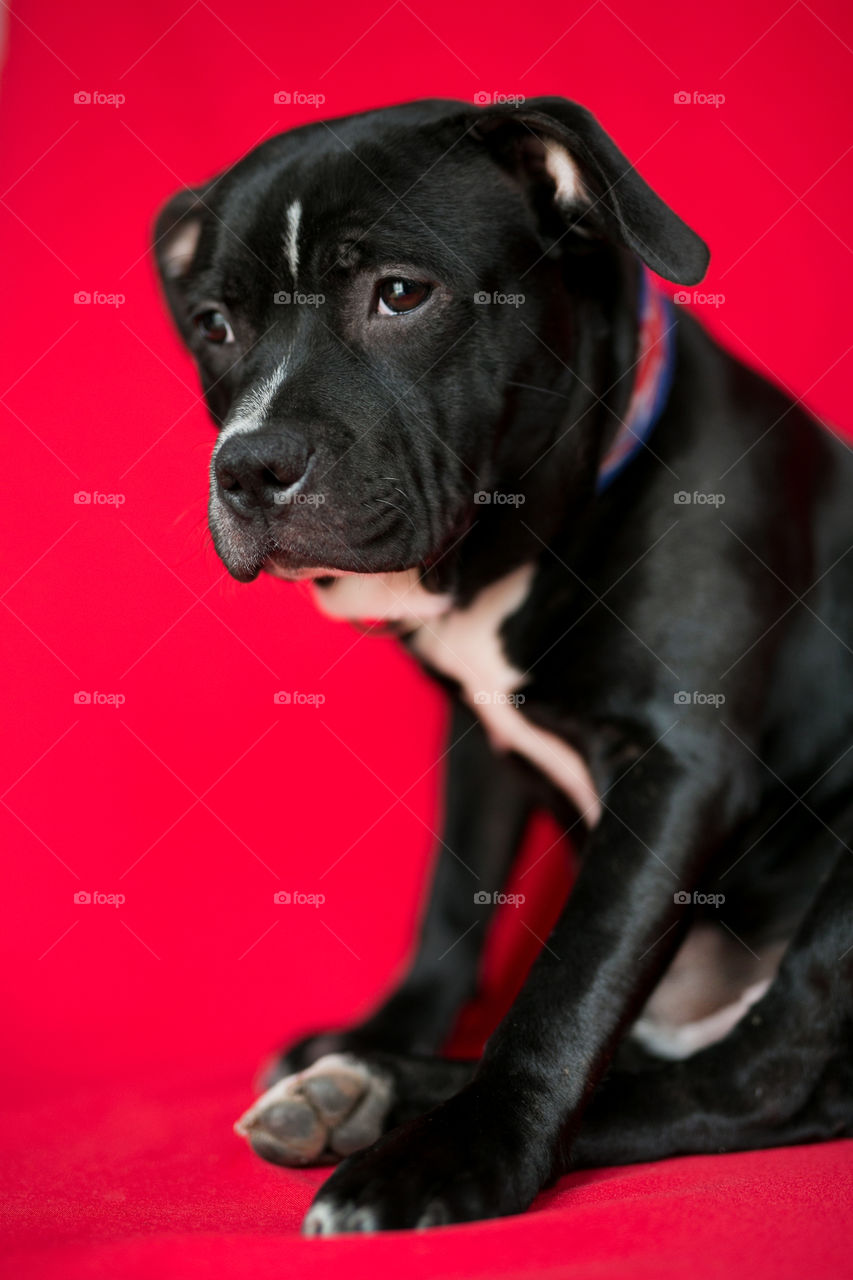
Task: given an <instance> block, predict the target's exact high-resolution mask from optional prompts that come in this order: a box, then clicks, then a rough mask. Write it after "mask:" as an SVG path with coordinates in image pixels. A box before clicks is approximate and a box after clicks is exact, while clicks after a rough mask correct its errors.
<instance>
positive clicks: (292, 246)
mask: <svg viewBox="0 0 853 1280" xmlns="http://www.w3.org/2000/svg"><path fill="white" fill-rule="evenodd" d="M301 217H302V201H301V200H294V201H293V204H290V205H288V207H287V213H286V214H285V222H286V223H287V229H286V230H285V233H284V256H285V258H286V259H287V265H288V266H289V267H290V274H291V275H292V276H293V283H294V284H296V273H297V271H298V270H299V219H300V218H301Z"/></svg>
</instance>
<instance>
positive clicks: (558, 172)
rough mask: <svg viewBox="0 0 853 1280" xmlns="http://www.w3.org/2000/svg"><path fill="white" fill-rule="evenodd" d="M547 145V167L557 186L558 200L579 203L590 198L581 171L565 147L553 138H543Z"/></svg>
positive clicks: (545, 145) (562, 202) (561, 202)
mask: <svg viewBox="0 0 853 1280" xmlns="http://www.w3.org/2000/svg"><path fill="white" fill-rule="evenodd" d="M542 144H543V146H544V147H545V168H546V169H547V170H548V173H549V174H550V175H551V177H552V178H553V179H554V182H555V183H556V186H557V201H558V203H560V204H564V203H565V204H577V203H579V202H580V201H586V200H587V199H588V196H587V193H586V190H585V189H584V185H583V183H582V182H581V176H580V172H579V171H578V167H577V165H576V164H575V162H574V160H573V159H572V157H571V156H570V155H569V153H568V151H567V150H566V148H565V147H563V146H561V145H560V143H559V142H555V141H554V139H553V138H543V139H542Z"/></svg>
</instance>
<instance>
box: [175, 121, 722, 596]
mask: <svg viewBox="0 0 853 1280" xmlns="http://www.w3.org/2000/svg"><path fill="white" fill-rule="evenodd" d="M547 101H548V102H553V103H561V102H562V100H557V99H553V100H550V99H549V100H547ZM563 108H565V109H569V108H570V109H571V110H572V111H573V112H574V113H579V112H581V110H582V109H581V108H577V107H574V106H573V104H563ZM583 118H584V119H583V122H582V123H584V127H586V128H590V129H592V128H594V129H595V130H597V131H598V133H597V134H596V138H597V137H598V135H599V134H600V136H601V138H603V139H605V140H606V141H607V143H608V144H609V145H610V146H611V147H612V144H610V143H609V140H607V139H606V135H604V134H603V133H601V131H600V130H598V126H596V125H594V122H592V123H591V124H589V123H588V122H591V120H592V118H591V117H587V115H586V113H583ZM542 119H545V121H546V123H545V127H544V128H543V127H542V125H541V120H539V121H537V120H536V119H535V118H533V125H534V126H535V128H532V127H531V126H530V125H528V124H522V123H519V121H517V120H512V121H509V122H507V120H506V119H505V118H503V117H502V116H500V115H497V116H495V115H493V114H490V113H488V112H486V113H484V112H481V111H480V110H478V109H476V108H473V107H470V106H467V105H466V104H461V103H447V102H426V103H414V104H410V105H408V106H404V107H398V108H392V109H389V110H386V111H382V112H369V113H366V114H365V115H362V116H354V117H348V118H346V119H343V120H336V121H332V122H330V123H319V124H312V125H309V126H306V127H304V128H301V129H297V130H295V131H293V132H291V133H288V134H284V135H281V136H280V137H277V138H273V139H271V140H270V141H268V142H266V143H264V144H263V145H262V146H260V147H259V148H257V149H256V150H255V151H253V152H252V153H251V154H250V155H249V156H247V157H246V158H245V159H244V160H242V161H241V162H240V163H238V164H237V165H235V166H234V167H233V168H231V169H229V170H227V171H226V172H225V173H224V174H222V175H220V177H218V178H217V179H215V180H213V181H212V182H210V183H208V184H207V185H206V186H205V187H202V188H199V189H198V190H197V191H194V192H191V191H184V192H182V193H180V194H179V195H178V196H176V197H175V198H174V199H173V200H172V201H171V202H170V203H169V205H167V206H166V208H165V209H164V211H163V212H162V214H161V215H160V219H159V221H158V224H157V229H156V243H157V252H158V258H159V263H160V268H161V272H162V275H163V280H164V284H165V288H166V293H167V297H168V300H169V302H170V305H171V307H172V311H173V314H174V316H175V318H176V321H177V324H178V326H179V328H180V331H181V333H182V335H183V337H184V339H185V340H186V342H187V344H188V345H189V347H190V349H191V351H192V352H193V354H194V356H195V358H196V360H197V362H198V367H199V371H200V376H201V381H202V385H203V387H204V390H205V395H206V399H207V403H208V406H209V409H210V412H211V415H212V416H213V418H214V420H215V421H216V423H217V424H218V425H219V426H220V427H221V428H222V430H221V432H220V438H219V440H218V442H217V445H216V447H215V450H214V454H213V459H212V464H211V475H210V481H211V486H210V512H209V514H210V527H211V531H212V534H213V539H214V543H215V546H216V549H217V551H218V553H219V555H220V556H221V558H222V560H223V561H224V563H225V565H226V566H227V568H228V569H229V571H230V572H231V573H232V574H233V575H234V576H235V577H236V578H238V579H240V580H241V581H251V580H252V579H253V578H254V577H255V576H256V575H257V573H258V572H259V571H260V570H261V569H262V568H266V569H268V570H269V571H271V572H275V573H277V574H278V575H279V576H285V577H292V578H298V577H324V576H327V575H329V574H336V573H342V572H346V573H359V574H376V573H385V572H396V571H400V570H404V569H413V568H416V569H417V570H418V572H419V573H424V574H426V575H427V577H429V574H430V571H431V569H433V568H435V567H436V566H438V565H439V564H440V563H441V562H444V564H445V570H447V571H448V572H449V566H451V565H452V564H453V563H454V555H453V554H452V553H453V549H454V548H456V547H457V546H458V544H459V543H460V541H461V540H462V539H463V538H464V537H465V535H466V533H467V531H468V530H469V529H470V528H471V527H472V526H473V525H474V524H475V523H476V524H477V525H478V526H479V527H480V532H479V534H478V537H479V540H480V544H481V546H482V547H484V548H485V547H487V546H488V544H489V542H490V541H494V539H495V537H496V536H497V535H498V533H499V531H500V530H501V529H502V528H504V527H505V526H506V523H507V516H508V514H510V515H514V517H515V518H514V525H515V527H516V529H517V528H518V525H519V520H518V510H519V507H520V506H521V505H522V504H524V505H525V507H526V514H527V515H528V516H529V521H530V522H532V523H534V524H535V523H536V522H537V521H539V520H541V519H542V518H543V516H542V512H543V511H544V510H545V509H546V508H547V509H549V510H551V509H553V506H554V492H555V486H557V485H559V487H560V491H561V498H562V506H563V508H565V505H566V501H569V502H570V501H571V500H572V499H575V500H578V499H579V498H580V495H581V494H582V493H583V492H584V491H589V488H590V485H591V482H592V477H593V475H594V466H595V462H596V459H597V456H598V454H599V453H600V449H601V446H602V440H601V427H600V425H599V427H596V425H595V422H594V419H593V416H592V415H589V422H588V423H586V424H585V426H584V429H583V430H581V431H578V432H575V433H572V432H568V431H566V432H564V435H565V439H563V440H560V441H559V448H554V444H555V442H557V441H558V437H559V433H560V429H561V426H563V424H565V422H566V420H567V419H568V420H569V421H570V422H571V421H572V418H571V414H572V412H573V411H575V412H577V410H578V408H581V410H582V406H580V405H579V404H576V403H574V401H576V400H577V397H578V394H579V393H580V394H582V390H581V389H580V388H579V387H578V385H577V380H575V379H574V377H573V373H572V367H571V366H572V364H573V362H576V361H577V360H578V359H579V350H580V347H581V345H582V343H581V338H580V337H579V335H578V332H577V331H578V329H579V327H581V319H580V312H579V310H578V307H579V305H580V304H581V303H582V301H583V298H584V296H585V295H589V296H592V295H593V294H594V295H595V298H596V305H597V306H600V305H601V304H600V298H601V296H602V295H603V296H604V298H605V299H606V298H607V295H608V292H609V293H610V295H611V297H612V300H613V308H614V309H615V300H616V298H617V295H618V294H619V292H620V289H622V288H625V287H628V286H627V285H626V284H625V281H624V279H623V277H624V275H625V272H624V270H623V268H622V265H621V264H622V263H623V260H625V259H627V257H628V255H627V254H625V252H624V250H619V251H616V250H615V249H614V247H613V241H614V239H616V240H619V239H621V240H622V241H623V242H624V241H625V239H626V237H625V235H624V234H623V233H622V231H619V233H618V234H617V235H614V233H613V227H614V226H616V223H615V221H614V215H613V213H612V211H611V210H610V209H609V206H610V205H612V204H613V201H612V199H611V198H610V196H607V197H606V198H603V197H599V198H593V196H592V194H591V191H590V188H591V187H592V186H594V184H595V181H596V178H595V176H594V175H593V174H592V171H591V170H590V171H589V172H588V173H587V172H585V176H584V178H583V180H582V179H581V178H580V176H579V173H580V170H577V169H576V167H575V164H574V161H573V160H572V159H571V158H570V157H569V154H568V152H567V151H565V150H564V149H561V150H560V151H559V154H557V152H556V151H553V150H552V151H549V150H548V147H549V146H551V147H552V148H553V143H552V142H548V141H547V138H546V134H547V132H548V129H549V128H550V125H551V122H550V120H548V119H547V118H546V117H545V116H544V115H543V116H542ZM575 123H576V122H575ZM564 132H565V130H564ZM561 146H562V144H561ZM614 151H615V149H614ZM615 154H616V155H617V156H618V155H619V153H615ZM554 156H556V164H555V163H553V162H552V161H553V157H554ZM620 159H622V160H624V157H620ZM625 163H627V162H625ZM609 176H610V175H609V174H608V175H605V177H609ZM632 180H633V179H632ZM561 184H562V186H561ZM643 190H644V191H645V192H648V195H649V196H650V197H651V198H652V199H654V200H656V199H657V197H654V195H653V193H651V192H650V191H649V189H648V188H645V185H644V184H643ZM661 207H662V208H664V209H665V206H661ZM666 212H667V214H669V211H668V210H667V211H666ZM669 216H670V217H672V218H673V219H674V215H671V214H669ZM676 221H677V220H676ZM611 224H612V225H611ZM679 226H683V224H679ZM684 230H685V231H686V228H685V229H684ZM689 234H692V233H689ZM697 243H699V242H698V241H697ZM629 274H630V272H629ZM593 277H594V278H595V282H596V283H595V288H594V289H593V288H592V287H591V286H590V284H589V281H590V280H591V279H592V278H593ZM604 306H605V312H606V311H607V304H606V302H605V304H604ZM608 324H609V321H608V319H607V316H606V314H605V315H603V317H599V321H598V329H599V337H600V338H602V339H603V338H605V337H606V338H607V339H608V342H609V345H611V346H612V341H611V339H612V335H611V334H610V332H609V329H608ZM588 327H590V326H588ZM591 327H592V328H594V327H595V326H594V325H593V326H591ZM626 351H627V353H628V354H630V342H629V341H627V342H626ZM590 376H593V375H592V374H591V375H590ZM543 456H545V458H546V460H545V461H544V462H543ZM528 468H529V470H528ZM502 489H503V490H510V491H511V492H512V493H513V494H516V495H518V494H520V495H521V496H520V498H519V497H516V498H515V500H514V502H513V503H510V512H509V513H508V512H507V509H506V507H505V506H503V507H501V508H500V509H498V504H497V503H494V504H493V505H491V506H488V505H487V504H484V503H483V500H482V498H481V497H478V495H481V494H482V493H484V492H485V493H488V494H492V493H493V492H494V491H495V490H502ZM513 507H514V510H513ZM437 576H440V575H437Z"/></svg>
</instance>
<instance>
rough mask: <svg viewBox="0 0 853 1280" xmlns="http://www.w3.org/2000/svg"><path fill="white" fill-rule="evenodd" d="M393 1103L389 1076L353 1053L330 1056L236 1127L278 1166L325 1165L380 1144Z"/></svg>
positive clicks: (281, 1084) (280, 1086) (288, 1080)
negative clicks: (379, 1140) (386, 1118)
mask: <svg viewBox="0 0 853 1280" xmlns="http://www.w3.org/2000/svg"><path fill="white" fill-rule="evenodd" d="M391 1101H392V1087H391V1080H390V1079H389V1078H388V1076H386V1075H385V1074H384V1073H383V1072H380V1071H379V1070H377V1068H375V1067H371V1066H368V1065H367V1064H366V1063H364V1062H361V1061H360V1060H359V1059H358V1058H356V1057H354V1056H352V1055H351V1054H340V1053H331V1054H328V1055H327V1056H326V1057H324V1058H320V1059H319V1060H318V1061H317V1062H315V1063H313V1064H312V1065H311V1066H310V1067H308V1068H307V1069H306V1070H305V1071H300V1072H297V1073H296V1074H295V1075H292V1076H286V1077H285V1078H284V1079H283V1080H279V1081H278V1082H277V1083H276V1084H274V1085H273V1086H272V1088H270V1089H268V1090H267V1091H266V1093H264V1094H262V1095H261V1096H260V1098H258V1100H257V1102H255V1103H254V1105H253V1106H251V1107H250V1108H249V1110H248V1111H247V1112H246V1113H245V1115H242V1116H241V1117H240V1119H239V1120H238V1121H237V1123H236V1125H235V1126H234V1128H235V1130H236V1132H237V1133H239V1134H240V1135H241V1137H244V1138H247V1139H248V1141H249V1143H250V1144H251V1146H252V1149H253V1150H254V1151H255V1152H256V1153H257V1155H259V1156H261V1157H262V1158H263V1159H264V1160H269V1161H271V1162H272V1163H273V1164H284V1165H304V1164H325V1163H328V1162H329V1161H332V1160H337V1159H339V1158H340V1157H342V1156H347V1155H351V1154H352V1152H354V1151H360V1150H361V1149H362V1148H363V1147H368V1146H370V1145H371V1143H373V1142H375V1141H376V1139H377V1138H378V1137H379V1136H380V1135H381V1133H382V1130H383V1127H384V1121H385V1117H386V1115H387V1114H388V1110H389V1108H390V1106H391Z"/></svg>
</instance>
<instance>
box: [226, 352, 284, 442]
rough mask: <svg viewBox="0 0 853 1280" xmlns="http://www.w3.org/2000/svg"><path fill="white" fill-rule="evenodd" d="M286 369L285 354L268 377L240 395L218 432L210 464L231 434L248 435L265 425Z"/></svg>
mask: <svg viewBox="0 0 853 1280" xmlns="http://www.w3.org/2000/svg"><path fill="white" fill-rule="evenodd" d="M287 369H288V359H287V356H285V358H284V359H283V360H282V362H281V364H280V365H279V366H278V368H277V369H276V370H275V371H274V372H273V373H271V374H270V376H269V377H268V378H262V379H261V381H260V382H259V383H258V384H257V385H256V386H254V387H250V389H249V390H248V391H247V392H246V393H245V395H244V396H242V397H241V399H240V402H239V403H238V404H237V406H236V407H235V409H234V410H233V411H232V413H231V414H230V415H229V417H228V420H227V421H226V423H225V425H224V426H223V428H222V430H221V431H220V433H219V438H218V440H217V441H216V445H215V447H214V450H213V454H212V455H211V464H212V463H213V462H214V461H215V459H216V455H217V454H218V453H219V450H220V449H221V448H222V446H223V445H224V444H225V442H226V440H230V439H231V437H232V436H241V435H249V434H251V432H253V431H260V430H261V428H262V427H264V426H265V425H266V417H267V414H268V413H269V411H270V408H271V407H272V402H273V400H274V399H275V397H276V394H277V393H278V391H279V390H280V389H281V386H282V384H283V383H284V380H285V378H286V377H287Z"/></svg>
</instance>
